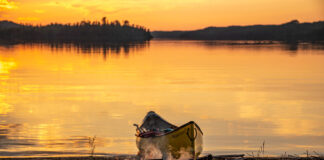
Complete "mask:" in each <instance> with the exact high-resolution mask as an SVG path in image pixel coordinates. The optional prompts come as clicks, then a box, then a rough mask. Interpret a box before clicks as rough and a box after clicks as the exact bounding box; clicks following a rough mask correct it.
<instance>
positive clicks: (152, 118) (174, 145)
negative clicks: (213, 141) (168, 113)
mask: <svg viewBox="0 0 324 160" xmlns="http://www.w3.org/2000/svg"><path fill="white" fill-rule="evenodd" d="M202 136H203V132H202V131H201V129H200V128H199V126H198V125H197V124H196V123H195V122H193V121H191V122H188V123H186V124H184V125H182V126H180V127H177V126H175V125H173V124H170V123H169V122H167V121H165V120H164V119H162V118H161V117H160V116H159V115H157V114H156V113H155V112H152V111H151V112H149V113H148V114H147V116H146V117H145V118H144V121H143V124H142V125H141V126H140V127H138V128H137V134H136V137H137V138H136V144H137V147H138V149H139V156H140V157H141V158H142V159H152V158H161V157H156V154H157V152H159V153H160V156H162V158H163V159H179V158H181V159H183V158H184V159H196V158H197V157H198V156H199V155H200V154H201V152H202V149H203V147H202V146H203V138H202Z"/></svg>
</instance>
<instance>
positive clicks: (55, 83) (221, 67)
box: [0, 40, 324, 156]
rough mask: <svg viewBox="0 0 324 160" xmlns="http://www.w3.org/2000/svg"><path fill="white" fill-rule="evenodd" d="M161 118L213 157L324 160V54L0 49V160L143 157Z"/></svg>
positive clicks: (164, 46) (183, 44)
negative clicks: (144, 134)
mask: <svg viewBox="0 0 324 160" xmlns="http://www.w3.org/2000/svg"><path fill="white" fill-rule="evenodd" d="M150 110H154V111H156V112H157V113H159V114H160V115H161V116H163V117H164V118H165V119H166V120H168V121H170V122H172V123H174V124H176V125H182V124H184V123H186V122H188V121H191V120H193V121H195V122H197V123H198V125H200V127H201V128H202V130H203V132H204V153H213V154H231V153H244V154H246V153H249V154H252V152H254V153H256V152H257V151H258V150H259V148H260V146H261V145H262V142H263V141H265V154H266V155H281V154H284V153H285V152H286V153H287V154H298V155H300V154H303V153H304V152H305V151H306V150H308V151H309V152H312V153H313V151H316V152H318V153H324V123H323V122H324V116H323V115H324V50H323V46H316V45H310V44H300V45H283V44H272V45H221V44H218V43H217V42H204V41H159V40H153V41H151V42H149V43H144V44H131V45H124V46H106V45H72V44H65V45H62V44H32V45H31V44H25V45H23V44H20V45H11V46H1V47H0V156H44V155H46V156H60V155H74V154H78V155H80V154H81V155H82V154H83V155H87V154H88V153H89V144H88V142H89V137H94V136H96V140H95V145H96V148H95V153H97V154H110V153H120V154H136V152H137V148H136V145H135V136H134V133H135V128H134V127H133V126H132V124H133V123H141V121H142V119H143V117H144V116H145V114H146V113H147V112H148V111H150Z"/></svg>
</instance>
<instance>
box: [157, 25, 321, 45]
mask: <svg viewBox="0 0 324 160" xmlns="http://www.w3.org/2000/svg"><path fill="white" fill-rule="evenodd" d="M152 35H153V36H154V38H172V39H192V40H274V41H285V42H297V41H324V21H319V22H313V23H299V22H298V21H297V20H293V21H291V22H289V23H285V24H281V25H252V26H229V27H208V28H205V29H201V30H195V31H171V32H165V31H156V32H152Z"/></svg>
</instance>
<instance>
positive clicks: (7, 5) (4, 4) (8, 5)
mask: <svg viewBox="0 0 324 160" xmlns="http://www.w3.org/2000/svg"><path fill="white" fill-rule="evenodd" d="M14 8H17V6H16V4H15V3H14V2H11V1H9V0H0V11H1V10H4V9H14Z"/></svg>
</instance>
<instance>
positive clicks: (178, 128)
mask: <svg viewBox="0 0 324 160" xmlns="http://www.w3.org/2000/svg"><path fill="white" fill-rule="evenodd" d="M190 124H194V125H195V126H196V127H197V128H198V130H199V132H200V133H201V134H202V135H203V132H202V131H201V129H200V127H199V126H198V125H197V124H196V123H195V122H194V121H190V122H188V123H186V124H184V125H182V126H180V127H177V128H176V129H175V130H173V131H171V132H168V133H165V134H162V135H158V136H152V137H141V136H139V135H136V137H139V138H158V137H162V136H166V135H169V134H172V133H174V132H176V131H178V130H180V129H182V128H184V127H186V126H187V125H190Z"/></svg>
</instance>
